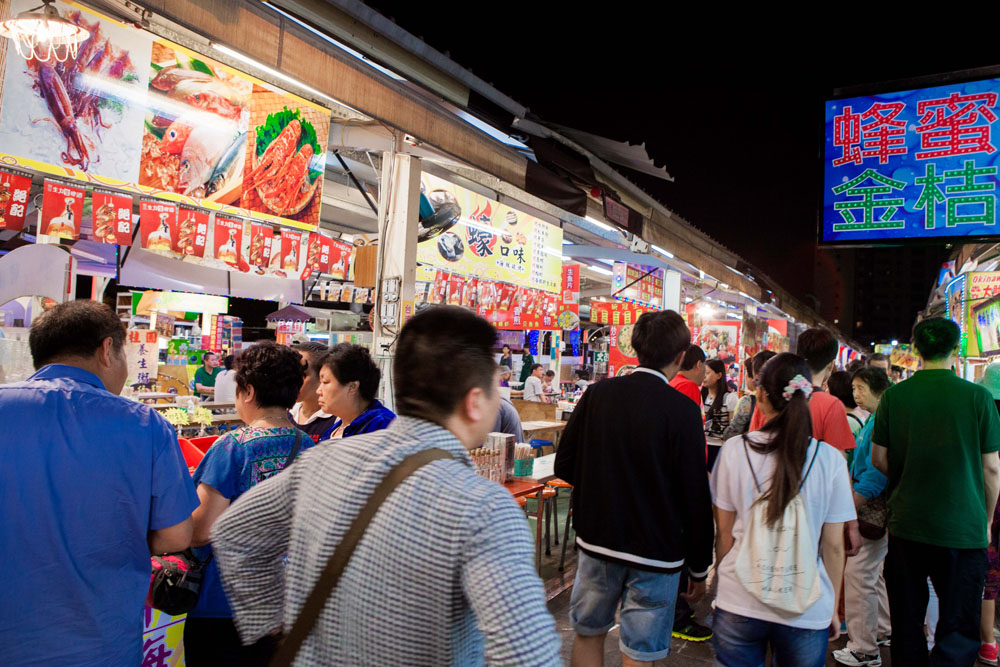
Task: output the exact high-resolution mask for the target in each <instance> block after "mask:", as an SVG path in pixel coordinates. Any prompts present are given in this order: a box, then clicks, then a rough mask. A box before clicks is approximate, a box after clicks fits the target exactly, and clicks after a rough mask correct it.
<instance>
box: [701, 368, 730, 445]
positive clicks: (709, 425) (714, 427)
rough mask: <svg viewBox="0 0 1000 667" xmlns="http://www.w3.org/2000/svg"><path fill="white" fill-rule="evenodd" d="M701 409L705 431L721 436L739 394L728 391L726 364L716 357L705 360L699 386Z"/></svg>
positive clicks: (727, 424)
mask: <svg viewBox="0 0 1000 667" xmlns="http://www.w3.org/2000/svg"><path fill="white" fill-rule="evenodd" d="M701 402H702V411H703V412H704V414H705V433H706V434H708V435H714V436H721V435H722V434H723V432H725V430H726V427H727V426H729V419H730V417H731V416H732V414H733V413H734V412H735V411H736V404H737V402H739V396H737V395H736V394H735V393H734V392H731V391H729V383H728V382H727V380H726V365H725V364H724V363H722V362H721V361H719V360H718V359H711V360H709V361H706V362H705V381H704V382H703V383H702V386H701Z"/></svg>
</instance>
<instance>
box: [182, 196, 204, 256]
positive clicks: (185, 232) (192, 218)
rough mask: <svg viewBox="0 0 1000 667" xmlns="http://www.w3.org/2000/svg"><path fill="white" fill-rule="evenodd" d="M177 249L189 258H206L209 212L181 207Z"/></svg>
mask: <svg viewBox="0 0 1000 667" xmlns="http://www.w3.org/2000/svg"><path fill="white" fill-rule="evenodd" d="M177 233H178V239H177V247H178V248H179V249H180V251H181V252H182V253H184V254H185V255H187V256H189V257H199V258H201V257H204V256H205V246H206V245H208V211H203V210H201V209H198V208H192V207H190V206H181V212H180V221H179V222H178V223H177Z"/></svg>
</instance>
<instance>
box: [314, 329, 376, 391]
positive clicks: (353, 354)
mask: <svg viewBox="0 0 1000 667" xmlns="http://www.w3.org/2000/svg"><path fill="white" fill-rule="evenodd" d="M320 365H321V367H322V368H328V369H330V372H331V373H333V376H334V377H335V378H337V382H339V383H340V384H349V383H351V382H357V383H358V394H360V395H361V398H363V399H364V400H366V401H372V400H375V394H376V393H377V392H378V383H379V382H380V381H381V380H382V371H380V370H379V368H378V365H377V364H376V363H375V361H374V360H372V355H371V352H369V351H368V348H367V347H365V346H363V345H354V344H352V343H339V344H338V345H334V346H333V349H331V350H330V352H329V353H327V354H325V355H323V356H322V357H321V358H320Z"/></svg>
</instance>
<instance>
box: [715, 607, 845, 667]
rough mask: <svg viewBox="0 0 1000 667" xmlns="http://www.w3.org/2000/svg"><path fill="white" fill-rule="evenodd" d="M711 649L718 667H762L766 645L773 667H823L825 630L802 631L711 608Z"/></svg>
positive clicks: (826, 630) (827, 633)
mask: <svg viewBox="0 0 1000 667" xmlns="http://www.w3.org/2000/svg"><path fill="white" fill-rule="evenodd" d="M714 619H715V620H714V621H713V622H712V646H713V647H714V648H715V664H716V665H721V666H722V667H764V659H765V656H766V655H767V648H768V646H770V647H771V653H772V655H773V662H772V665H774V667H824V665H826V649H827V642H828V640H829V628H823V629H822V630H806V629H804V628H793V627H791V626H790V625H782V624H781V623H773V622H771V621H762V620H760V619H756V618H748V617H747V616H741V615H740V614H734V613H732V612H728V611H726V610H724V609H720V608H718V607H716V608H715V614H714Z"/></svg>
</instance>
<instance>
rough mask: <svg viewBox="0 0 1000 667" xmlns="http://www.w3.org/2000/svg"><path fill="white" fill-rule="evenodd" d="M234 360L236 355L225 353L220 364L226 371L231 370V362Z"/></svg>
mask: <svg viewBox="0 0 1000 667" xmlns="http://www.w3.org/2000/svg"><path fill="white" fill-rule="evenodd" d="M235 362H236V355H233V354H227V355H226V356H225V357H223V358H222V365H223V366H225V367H226V370H227V371H231V370H233V364H234V363H235Z"/></svg>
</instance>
